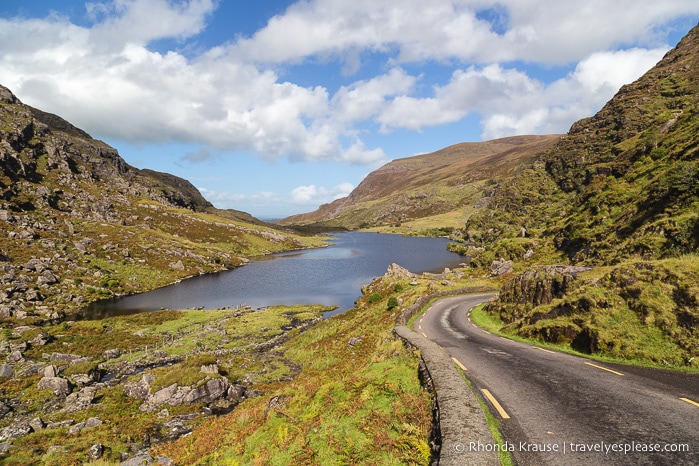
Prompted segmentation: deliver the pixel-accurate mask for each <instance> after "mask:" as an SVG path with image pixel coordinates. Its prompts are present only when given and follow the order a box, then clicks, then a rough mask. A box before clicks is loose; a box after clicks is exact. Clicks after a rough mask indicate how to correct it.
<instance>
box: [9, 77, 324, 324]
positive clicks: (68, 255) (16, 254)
mask: <svg viewBox="0 0 699 466" xmlns="http://www.w3.org/2000/svg"><path fill="white" fill-rule="evenodd" d="M0 226H1V227H2V235H1V236H0V318H4V319H22V320H26V321H30V320H38V321H41V320H42V319H58V318H61V316H62V315H64V314H74V313H76V312H78V311H79V310H80V309H81V308H82V306H84V305H85V304H86V303H87V302H89V301H93V300H95V299H101V298H105V297H109V296H114V295H121V294H126V293H133V292H139V291H146V290H150V289H153V288H156V287H159V286H164V285H166V284H168V283H171V282H174V281H176V280H179V279H181V278H184V277H188V276H192V275H197V274H201V273H208V272H215V271H219V270H222V269H225V268H228V267H234V266H237V265H241V264H244V263H245V262H246V261H247V259H246V258H245V256H248V255H257V254H266V253H270V252H276V251H280V250H288V249H298V248H301V247H305V246H306V245H308V244H309V243H310V241H311V240H309V239H305V238H301V237H298V236H296V235H293V234H291V233H289V232H288V231H286V230H282V229H280V227H278V226H273V225H268V224H265V223H264V222H261V221H259V220H257V219H254V218H253V217H252V216H250V215H249V214H246V213H244V212H237V211H223V210H218V209H215V208H214V207H213V206H212V205H211V203H210V202H208V201H207V200H206V199H205V198H204V197H203V196H202V195H201V194H200V193H199V191H198V190H197V189H196V188H195V187H194V186H193V185H192V184H191V183H189V182H188V181H186V180H184V179H181V178H178V177H176V176H173V175H170V174H167V173H159V172H156V171H152V170H139V169H137V168H134V167H132V166H130V165H129V164H127V163H126V162H125V161H124V160H123V159H122V158H121V157H120V156H119V154H118V152H117V151H116V150H115V149H113V148H112V147H110V146H108V145H107V144H105V143H103V142H101V141H98V140H95V139H93V138H92V137H91V136H90V135H89V134H87V133H86V132H85V131H83V130H81V129H79V128H76V127H75V126H73V125H72V124H70V123H69V122H67V121H65V120H64V119H62V118H61V117H59V116H57V115H53V114H50V113H46V112H44V111H41V110H38V109H35V108H32V107H30V106H28V105H24V104H23V103H22V102H20V101H19V99H17V97H16V96H15V95H14V94H13V93H12V92H11V91H10V90H9V89H7V88H5V87H2V86H0Z"/></svg>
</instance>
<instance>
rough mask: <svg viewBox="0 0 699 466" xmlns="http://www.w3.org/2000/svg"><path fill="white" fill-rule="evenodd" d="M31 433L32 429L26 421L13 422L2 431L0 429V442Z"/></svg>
mask: <svg viewBox="0 0 699 466" xmlns="http://www.w3.org/2000/svg"><path fill="white" fill-rule="evenodd" d="M31 432H32V428H31V426H30V425H29V423H28V422H27V421H20V422H15V423H14V424H11V425H9V426H7V427H5V428H4V429H0V442H4V441H5V440H12V439H16V438H18V437H22V436H24V435H27V434H29V433H31Z"/></svg>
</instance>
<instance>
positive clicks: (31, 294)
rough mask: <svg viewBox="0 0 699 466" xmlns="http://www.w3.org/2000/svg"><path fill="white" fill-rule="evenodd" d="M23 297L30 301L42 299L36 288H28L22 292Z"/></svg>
mask: <svg viewBox="0 0 699 466" xmlns="http://www.w3.org/2000/svg"><path fill="white" fill-rule="evenodd" d="M24 299H25V300H27V301H32V302H36V301H43V300H44V296H43V295H42V294H41V293H39V291H38V290H28V291H27V292H26V293H25V294H24Z"/></svg>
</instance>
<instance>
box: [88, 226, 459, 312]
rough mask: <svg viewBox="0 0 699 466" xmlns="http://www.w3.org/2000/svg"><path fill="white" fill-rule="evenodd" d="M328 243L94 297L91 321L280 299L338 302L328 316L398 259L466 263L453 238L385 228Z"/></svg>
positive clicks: (426, 268)
mask: <svg viewBox="0 0 699 466" xmlns="http://www.w3.org/2000/svg"><path fill="white" fill-rule="evenodd" d="M333 238H334V239H335V241H334V244H333V245H332V246H329V247H327V248H320V249H307V250H303V251H290V252H285V253H280V254H274V255H270V256H264V257H261V258H257V259H254V260H252V261H251V262H250V263H249V264H248V265H245V266H243V267H239V268H236V269H233V270H227V271H224V272H219V273H215V274H208V275H201V276H198V277H193V278H189V279H186V280H183V281H181V282H179V283H176V284H174V285H170V286H167V287H164V288H160V289H157V290H155V291H149V292H147V293H142V294H137V295H131V296H126V297H123V298H117V299H112V300H105V301H99V302H96V303H93V304H92V305H91V306H90V307H89V308H88V309H87V310H86V311H85V317H86V318H88V319H100V318H104V317H109V316H115V315H125V314H134V313H137V312H147V311H155V310H159V309H190V308H195V307H200V306H203V307H204V309H217V308H224V307H234V306H238V305H247V306H252V307H255V308H257V307H264V306H272V305H276V304H323V305H326V306H333V305H337V306H338V309H336V310H335V311H332V312H329V313H326V317H329V316H331V315H333V314H337V313H341V312H344V311H346V310H347V309H350V308H352V307H354V302H355V301H356V300H357V299H358V298H359V297H360V296H361V287H362V286H363V285H366V284H368V283H370V282H371V281H372V280H373V279H374V278H376V277H379V276H382V275H383V274H384V273H386V269H387V268H388V266H389V265H390V264H391V263H394V262H395V263H396V264H398V265H400V266H402V267H405V268H406V269H408V270H410V271H411V272H414V273H422V272H441V271H443V270H444V268H445V267H450V268H452V267H456V266H458V264H460V263H461V262H463V258H462V257H460V256H459V255H458V254H454V253H452V252H449V251H447V249H446V245H447V243H448V242H449V241H448V240H447V239H445V238H418V237H405V236H400V235H385V234H377V233H357V232H351V233H338V234H334V235H333Z"/></svg>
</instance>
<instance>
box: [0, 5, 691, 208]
mask: <svg viewBox="0 0 699 466" xmlns="http://www.w3.org/2000/svg"><path fill="white" fill-rule="evenodd" d="M697 22H699V2H696V0H668V1H662V2H659V1H657V0H617V1H614V2H612V1H609V0H588V1H586V2H579V1H578V0H501V1H497V2H492V1H487V0H461V1H448V0H431V1H429V2H425V1H424V0H420V1H418V0H402V1H400V2H396V1H395V0H354V1H351V2H349V1H346V0H305V1H300V2H294V1H271V0H265V1H259V2H247V1H233V0H188V1H187V0H179V1H176V0H94V1H85V0H82V1H77V0H63V1H61V2H56V1H53V0H3V1H2V2H0V84H2V85H4V86H6V87H8V88H10V89H11V90H12V91H13V92H14V93H15V94H16V95H17V96H18V97H19V98H20V99H21V100H22V101H23V102H25V103H27V104H29V105H32V106H35V107H38V108H40V109H42V110H45V111H49V112H52V113H56V114H58V115H61V116H62V117H64V118H66V119H67V120H68V121H70V122H71V123H73V124H75V125H76V126H78V127H80V128H82V129H84V130H86V131H88V132H89V133H90V134H91V135H92V136H93V137H95V138H98V139H102V140H104V141H106V142H107V143H109V144H111V145H112V146H114V147H115V148H117V149H118V150H119V153H120V154H121V156H122V157H123V158H124V159H125V160H126V161H127V162H128V163H130V164H131V165H134V166H136V167H139V168H150V169H154V170H159V171H164V172H168V173H172V174H174V175H177V176H181V177H183V178H186V179H188V180H189V181H191V182H192V183H193V184H194V185H195V186H197V187H198V188H199V189H200V191H201V192H202V194H204V196H205V197H207V199H209V200H210V201H212V202H213V203H214V204H215V205H216V206H217V207H220V208H233V209H238V210H244V211H247V212H250V213H251V214H253V215H255V216H257V217H260V218H275V217H276V218H278V217H284V216H287V215H291V214H294V213H301V212H308V211H311V210H314V209H315V208H317V207H318V205H320V204H321V203H326V202H330V201H332V200H333V199H336V198H338V197H342V196H345V195H347V194H349V192H350V191H351V189H353V188H354V187H356V186H357V185H358V184H359V183H360V182H361V180H362V179H363V178H364V177H365V176H366V175H367V174H368V173H369V172H371V171H372V170H374V169H376V168H378V167H379V166H381V165H383V164H384V163H386V162H388V161H390V160H392V159H395V158H401V157H408V156H411V155H415V154H419V153H425V152H432V151H436V150H438V149H441V148H443V147H446V146H448V145H451V144H455V143H459V142H464V141H480V140H487V139H494V138H498V137H505V136H511V135H515V134H547V133H565V132H566V131H567V130H568V128H569V127H570V125H571V124H572V123H573V122H574V121H576V120H578V119H580V118H583V117H586V116H590V115H592V114H594V113H595V112H596V111H597V110H599V108H601V106H602V105H603V104H604V103H605V102H606V101H607V100H609V99H610V98H611V97H612V96H613V95H614V93H615V92H616V91H617V90H618V89H619V87H620V86H621V85H623V84H625V83H628V82H631V81H633V80H635V79H636V78H638V77H639V76H641V75H642V74H643V73H644V72H645V71H647V70H648V69H649V68H651V67H652V66H653V65H654V64H655V63H657V61H658V60H659V59H660V58H662V56H663V55H664V54H665V53H666V52H667V50H669V49H670V48H671V47H674V45H675V44H676V43H677V42H678V41H679V40H680V39H681V38H682V36H684V35H685V34H686V33H687V31H689V29H690V28H692V27H694V26H695V25H696V24H697Z"/></svg>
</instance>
